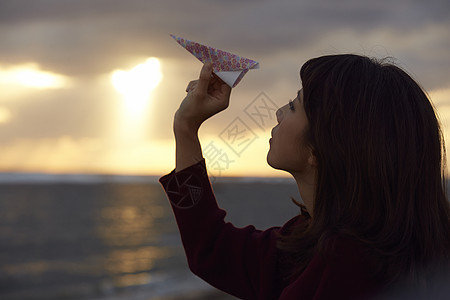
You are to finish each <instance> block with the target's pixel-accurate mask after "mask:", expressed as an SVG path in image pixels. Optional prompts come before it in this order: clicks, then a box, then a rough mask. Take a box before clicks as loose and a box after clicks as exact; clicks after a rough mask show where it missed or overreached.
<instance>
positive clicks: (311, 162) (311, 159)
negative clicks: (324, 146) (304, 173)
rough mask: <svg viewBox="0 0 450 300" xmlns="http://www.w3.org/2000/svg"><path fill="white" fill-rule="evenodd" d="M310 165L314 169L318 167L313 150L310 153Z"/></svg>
mask: <svg viewBox="0 0 450 300" xmlns="http://www.w3.org/2000/svg"><path fill="white" fill-rule="evenodd" d="M308 164H309V165H310V166H311V167H314V168H315V167H317V159H316V156H315V155H314V154H313V151H312V150H310V152H309V157H308Z"/></svg>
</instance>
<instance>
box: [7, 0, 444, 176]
mask: <svg viewBox="0 0 450 300" xmlns="http://www.w3.org/2000/svg"><path fill="white" fill-rule="evenodd" d="M169 34H175V35H177V36H181V37H185V38H187V39H191V40H193V41H197V42H200V43H204V44H207V45H210V46H214V47H216V48H219V49H223V50H228V51H231V52H233V53H236V54H238V55H242V56H244V57H248V58H251V59H254V60H256V61H258V62H259V63H260V69H258V70H251V71H250V72H248V73H247V75H246V76H245V77H244V79H243V80H242V81H241V83H240V84H239V85H238V86H237V87H236V88H235V89H233V92H232V98H231V103H230V107H229V108H228V110H226V111H224V112H222V113H220V114H219V115H217V116H215V117H214V118H213V119H211V120H208V121H207V122H206V123H205V124H204V125H203V127H202V128H201V130H200V138H201V142H202V146H203V148H204V150H205V154H207V155H205V158H206V159H207V164H208V168H209V170H210V173H211V174H212V175H214V176H287V174H285V173H283V172H280V171H276V170H272V169H271V168H270V167H269V166H268V165H267V163H266V154H267V151H268V149H269V144H268V138H269V136H270V130H271V128H272V127H273V126H274V125H275V123H276V121H275V119H274V118H272V117H271V115H270V114H271V113H273V112H274V108H276V107H279V106H282V105H284V104H285V103H287V102H288V100H289V99H291V98H293V97H295V94H296V92H297V90H298V89H299V88H300V82H299V75H298V73H299V69H300V66H301V65H302V64H303V63H304V62H305V61H307V60H308V59H309V58H312V57H316V56H320V55H325V54H337V53H356V54H364V55H368V56H374V57H378V58H382V57H386V56H389V57H393V58H395V59H393V61H394V62H395V63H396V64H398V65H399V66H401V67H402V68H403V69H405V70H406V71H407V72H408V73H410V74H412V76H413V77H414V78H415V79H416V80H417V81H418V82H419V83H420V84H421V85H422V86H423V88H424V89H425V90H426V91H427V92H428V93H429V94H430V96H431V99H432V100H433V103H434V104H435V106H436V108H437V110H438V113H439V115H440V118H441V121H442V123H443V126H444V132H445V133H446V134H447V133H448V132H450V131H449V130H450V127H449V126H450V50H449V49H450V2H449V1H448V0H440V1H434V0H431V1H406V0H401V1H386V0H379V1H358V0H351V1H345V0H344V1H332V0H328V1H318V0H302V1H298V0H291V1H288V0H281V1H258V0H252V1H219V0H212V1H207V0H194V1H181V0H180V1H170V0H156V1H152V0H147V1H145V0H126V1H124V0H32V1H29V0H1V1H0V172H44V173H106V174H136V175H156V176H158V175H163V174H165V173H167V172H169V171H171V170H172V169H173V168H174V157H175V148H174V139H173V133H172V118H173V114H174V113H175V111H176V109H177V108H178V106H179V104H180V102H181V100H182V99H183V97H184V96H185V88H186V86H187V83H188V82H189V81H190V80H192V79H196V77H197V76H198V73H199V70H200V68H201V63H200V62H199V61H198V60H196V59H195V58H194V57H193V56H192V55H191V54H189V53H188V52H187V51H185V50H183V49H182V48H181V47H180V46H179V45H178V44H177V43H176V42H175V41H174V40H173V39H172V38H170V36H169ZM261 103H265V104H267V105H268V106H267V108H268V110H267V118H265V119H264V120H262V119H259V120H258V119H257V118H255V117H254V115H252V114H251V111H252V109H254V107H255V105H259V104H261ZM252 116H253V117H252ZM261 122H264V123H261ZM233 128H235V129H236V128H245V129H246V132H247V136H246V137H245V138H244V137H243V138H244V140H245V141H248V142H246V143H244V144H241V145H239V146H237V144H233V142H231V140H230V136H229V132H230V129H233ZM447 140H450V137H449V136H448V137H447ZM205 148H207V149H205ZM448 148H450V147H448ZM218 166H219V168H221V170H218V169H219V168H217V167H218Z"/></svg>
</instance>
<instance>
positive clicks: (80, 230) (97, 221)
mask: <svg viewBox="0 0 450 300" xmlns="http://www.w3.org/2000/svg"><path fill="white" fill-rule="evenodd" d="M181 252H182V251H181V249H180V245H179V240H178V233H177V230H176V227H175V224H174V220H173V217H172V215H171V212H170V207H169V206H168V204H167V200H166V198H165V196H164V194H163V192H162V189H161V188H160V186H158V185H152V184H92V185H89V184H88V185H70V184H58V185H51V184H47V185H0V298H2V299H3V298H5V299H6V297H8V296H11V297H13V296H14V295H15V293H16V294H17V293H22V294H23V293H24V291H29V294H30V295H32V294H39V293H41V294H45V293H44V289H46V290H47V292H48V289H53V288H55V287H57V286H67V285H73V286H76V285H77V284H81V283H87V284H89V285H93V286H101V285H102V284H104V282H105V280H106V281H107V282H110V285H111V284H112V286H113V289H117V288H124V287H128V286H135V285H144V284H148V283H150V282H151V281H152V277H153V273H154V272H159V273H161V272H167V271H172V272H173V271H175V272H176V269H177V268H180V269H182V268H184V267H185V265H183V264H184V260H183V256H182V253H181ZM174 262H175V263H174ZM170 268H172V270H169V269H170ZM55 290H56V289H55ZM74 290H76V288H75V289H74ZM94 290H96V288H94ZM22 294H21V295H22ZM47 294H48V293H47ZM74 296H75V295H74ZM55 297H56V296H55ZM50 298H51V297H50ZM56 298H57V297H56Z"/></svg>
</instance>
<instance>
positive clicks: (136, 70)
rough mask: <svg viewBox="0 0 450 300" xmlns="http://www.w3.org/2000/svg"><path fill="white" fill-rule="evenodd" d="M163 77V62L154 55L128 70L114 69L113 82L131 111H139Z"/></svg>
mask: <svg viewBox="0 0 450 300" xmlns="http://www.w3.org/2000/svg"><path fill="white" fill-rule="evenodd" d="M162 77H163V76H162V73H161V64H160V62H159V60H158V59H157V58H155V57H152V58H149V59H147V60H146V61H145V62H144V63H142V64H139V65H137V66H135V67H133V68H132V69H130V70H128V71H124V70H115V71H113V72H112V74H111V83H112V85H113V87H114V88H115V89H116V90H117V91H118V92H119V93H120V94H122V96H123V97H124V100H125V106H126V107H127V108H128V109H129V110H131V111H139V110H141V109H143V108H144V107H145V105H146V104H147V103H148V99H149V97H150V94H151V92H152V90H154V89H155V88H156V87H157V86H158V84H159V83H160V82H161V80H162Z"/></svg>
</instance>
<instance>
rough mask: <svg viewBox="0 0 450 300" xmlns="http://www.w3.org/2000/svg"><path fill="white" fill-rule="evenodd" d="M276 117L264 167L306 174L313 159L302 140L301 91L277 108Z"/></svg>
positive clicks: (304, 128) (305, 122) (304, 123)
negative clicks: (266, 164) (266, 165)
mask: <svg viewBox="0 0 450 300" xmlns="http://www.w3.org/2000/svg"><path fill="white" fill-rule="evenodd" d="M276 115H277V121H278V124H277V125H276V126H275V127H274V128H273V129H272V138H271V139H270V140H269V143H270V149H269V152H268V153H267V163H268V164H269V165H270V166H271V167H272V168H274V169H279V170H284V171H287V172H289V173H291V174H293V175H294V174H295V173H297V174H302V173H309V171H310V169H311V166H312V165H313V164H314V157H313V155H312V150H311V148H310V147H309V146H308V143H307V140H306V132H307V129H308V119H307V117H306V113H305V109H304V107H303V90H300V91H298V93H297V97H296V98H295V99H294V100H292V101H289V103H288V104H286V105H284V106H283V107H281V108H279V109H278V110H277V113H276Z"/></svg>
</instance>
